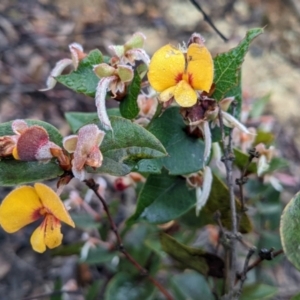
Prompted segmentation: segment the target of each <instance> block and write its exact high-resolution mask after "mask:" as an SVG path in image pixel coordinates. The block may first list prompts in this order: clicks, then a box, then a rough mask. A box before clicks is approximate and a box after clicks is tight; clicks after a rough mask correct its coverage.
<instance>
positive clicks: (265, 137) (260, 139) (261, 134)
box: [254, 130, 274, 145]
mask: <svg viewBox="0 0 300 300" xmlns="http://www.w3.org/2000/svg"><path fill="white" fill-rule="evenodd" d="M273 141H274V134H273V133H271V132H265V131H261V130H258V131H257V133H256V137H255V141H254V145H258V144H259V143H263V144H265V145H270V144H271V143H272V142H273Z"/></svg>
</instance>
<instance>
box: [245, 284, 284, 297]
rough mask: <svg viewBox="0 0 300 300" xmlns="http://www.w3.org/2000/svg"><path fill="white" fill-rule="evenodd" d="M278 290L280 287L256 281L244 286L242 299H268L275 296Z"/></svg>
mask: <svg viewBox="0 0 300 300" xmlns="http://www.w3.org/2000/svg"><path fill="white" fill-rule="evenodd" d="M277 292H278V288H277V287H275V286H270V285H266V284H263V283H255V284H251V285H247V286H245V287H244V289H243V293H242V296H241V298H240V300H267V299H271V298H272V297H273V296H275V295H276V294H277Z"/></svg>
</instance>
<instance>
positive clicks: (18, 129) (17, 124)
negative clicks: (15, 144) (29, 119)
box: [11, 119, 28, 135]
mask: <svg viewBox="0 0 300 300" xmlns="http://www.w3.org/2000/svg"><path fill="white" fill-rule="evenodd" d="M27 128H28V125H27V123H26V122H25V121H24V120H20V119H17V120H14V121H13V122H12V124H11V129H12V130H13V132H14V133H15V134H19V135H20V134H22V133H23V132H24V131H25V130H26V129H27Z"/></svg>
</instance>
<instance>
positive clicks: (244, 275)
mask: <svg viewBox="0 0 300 300" xmlns="http://www.w3.org/2000/svg"><path fill="white" fill-rule="evenodd" d="M255 250H256V248H255V247H253V248H250V249H249V251H248V254H247V256H246V259H245V263H244V268H243V272H242V274H241V279H240V287H239V290H238V292H237V296H238V297H239V296H240V295H241V294H242V290H243V286H244V283H245V281H246V279H247V276H246V274H247V272H248V271H247V270H248V266H249V262H250V258H251V257H252V255H253V254H254V253H255Z"/></svg>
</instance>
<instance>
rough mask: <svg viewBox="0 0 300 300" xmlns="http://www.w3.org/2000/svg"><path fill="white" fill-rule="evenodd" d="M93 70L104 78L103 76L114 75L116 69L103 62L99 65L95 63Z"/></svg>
mask: <svg viewBox="0 0 300 300" xmlns="http://www.w3.org/2000/svg"><path fill="white" fill-rule="evenodd" d="M93 71H94V72H95V74H96V75H97V76H98V77H100V78H102V77H109V76H112V75H114V74H115V72H116V69H115V68H114V67H112V66H110V65H108V64H106V63H102V64H99V65H95V66H94V68H93Z"/></svg>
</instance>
